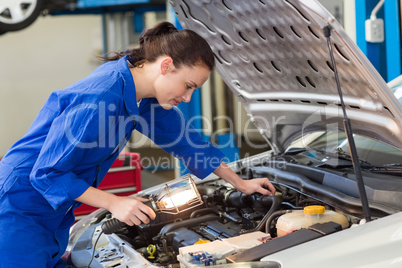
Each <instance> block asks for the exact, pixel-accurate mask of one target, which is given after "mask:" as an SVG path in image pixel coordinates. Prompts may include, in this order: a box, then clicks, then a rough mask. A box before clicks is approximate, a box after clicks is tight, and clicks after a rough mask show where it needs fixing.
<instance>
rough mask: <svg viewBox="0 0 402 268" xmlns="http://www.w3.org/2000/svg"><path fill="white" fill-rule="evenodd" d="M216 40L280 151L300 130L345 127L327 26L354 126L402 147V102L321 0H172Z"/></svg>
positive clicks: (234, 84) (241, 92)
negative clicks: (329, 28) (324, 30)
mask: <svg viewBox="0 0 402 268" xmlns="http://www.w3.org/2000/svg"><path fill="white" fill-rule="evenodd" d="M169 2H170V4H171V5H172V7H173V9H174V11H175V13H176V15H177V17H178V19H179V21H180V23H181V24H182V26H183V27H184V28H189V29H192V30H194V31H196V32H197V33H198V34H200V35H201V36H202V37H204V38H205V39H206V40H207V41H208V43H209V44H210V45H211V47H212V49H213V51H214V54H215V57H216V65H217V71H218V72H219V74H220V75H221V77H222V78H223V80H224V81H225V82H226V84H227V85H228V86H229V87H230V89H231V90H232V91H233V93H235V95H236V96H237V97H238V99H239V100H240V101H241V102H242V103H243V105H244V107H245V109H246V111H247V113H248V115H249V116H250V117H251V119H252V121H253V122H254V124H255V125H256V127H258V128H259V129H260V132H261V134H262V135H263V136H264V138H265V139H266V140H267V141H268V143H269V144H270V145H271V147H272V148H273V149H274V150H275V151H276V153H280V152H283V151H284V150H285V149H286V147H287V146H288V145H289V144H290V142H292V141H293V140H294V139H295V138H298V137H300V136H302V135H304V134H307V133H309V132H313V131H318V130H328V131H330V130H335V129H343V123H342V120H343V113H342V109H341V107H340V98H339V96H338V90H337V86H336V81H335V77H334V72H333V67H332V64H331V59H330V54H329V49H328V46H327V40H326V38H325V36H324V34H323V28H324V27H325V26H327V25H329V26H330V27H331V29H332V32H331V39H332V47H333V51H334V56H335V61H336V68H337V70H338V72H339V78H340V83H341V87H342V92H343V97H344V102H345V106H346V111H347V115H348V117H349V118H350V121H351V124H352V129H353V131H354V133H357V134H360V135H364V136H368V137H371V138H374V139H378V140H381V141H384V142H386V143H388V144H390V145H392V146H395V147H397V148H402V124H401V123H402V111H401V105H400V104H399V102H398V101H397V99H396V98H395V97H394V95H393V94H392V92H391V90H390V89H389V88H388V86H387V85H386V83H385V81H384V80H383V79H382V77H381V76H380V75H379V73H378V72H377V71H376V70H375V68H374V67H373V66H372V65H371V63H370V62H369V60H368V59H367V58H366V57H365V55H364V54H363V53H362V52H361V51H360V49H359V48H358V47H357V46H356V44H355V43H354V42H353V41H352V40H351V39H350V38H349V37H348V35H347V34H346V33H345V31H344V29H343V28H342V27H341V25H340V24H339V23H338V22H337V21H336V20H335V18H334V17H333V16H332V15H331V14H330V13H329V12H328V11H327V10H326V9H325V8H324V7H323V6H322V5H321V4H319V3H318V2H317V1H315V0H278V1H268V0H258V1H257V0H255V1H244V0H170V1H169Z"/></svg>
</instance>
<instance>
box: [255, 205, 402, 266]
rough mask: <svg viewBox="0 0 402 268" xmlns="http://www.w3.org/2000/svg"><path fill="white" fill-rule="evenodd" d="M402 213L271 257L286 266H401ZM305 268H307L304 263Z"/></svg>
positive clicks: (268, 257) (270, 257)
mask: <svg viewBox="0 0 402 268" xmlns="http://www.w3.org/2000/svg"><path fill="white" fill-rule="evenodd" d="M401 248H402V213H401V212H399V213H396V214H394V215H391V216H388V217H384V218H382V219H378V220H375V221H372V222H369V223H366V224H363V225H359V226H356V227H352V228H349V229H347V230H344V231H342V232H338V233H335V234H331V235H328V236H324V237H322V238H320V239H316V240H313V241H310V242H307V243H304V244H302V245H298V246H295V247H292V248H289V249H286V250H283V251H281V252H278V253H274V254H272V255H270V256H267V257H264V258H262V259H261V260H262V261H275V262H278V263H280V264H281V266H282V267H283V268H292V267H301V266H300V264H301V263H308V267H310V268H322V267H327V268H331V267H334V268H335V267H354V268H358V267H365V268H374V267H375V268H377V267H401V266H402V255H401ZM302 267H306V266H303V265H302Z"/></svg>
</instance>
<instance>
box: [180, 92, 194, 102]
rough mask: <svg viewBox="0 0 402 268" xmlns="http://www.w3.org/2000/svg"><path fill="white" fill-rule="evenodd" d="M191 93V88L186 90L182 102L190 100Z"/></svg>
mask: <svg viewBox="0 0 402 268" xmlns="http://www.w3.org/2000/svg"><path fill="white" fill-rule="evenodd" d="M192 94H193V90H189V91H187V92H186V93H185V94H184V95H183V97H182V98H183V101H184V102H190V101H191V95H192Z"/></svg>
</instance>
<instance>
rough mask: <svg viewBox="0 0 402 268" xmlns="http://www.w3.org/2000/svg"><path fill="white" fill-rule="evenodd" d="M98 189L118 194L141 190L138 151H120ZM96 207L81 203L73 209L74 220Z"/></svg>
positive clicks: (124, 194) (123, 194)
mask: <svg viewBox="0 0 402 268" xmlns="http://www.w3.org/2000/svg"><path fill="white" fill-rule="evenodd" d="M98 189H101V190H105V191H107V192H110V193H114V194H116V195H120V196H127V195H131V194H134V193H136V192H139V191H141V162H140V154H138V153H120V155H119V157H118V158H116V160H115V161H114V162H113V164H112V166H111V168H110V169H109V171H108V173H107V174H106V176H105V177H104V178H103V180H102V182H101V183H100V184H99V187H98ZM97 209H98V208H95V207H91V206H88V205H86V204H82V205H81V206H80V207H78V208H76V209H75V210H74V214H75V215H76V217H75V218H76V220H79V219H80V218H82V217H84V216H85V215H87V214H89V213H91V212H93V211H95V210H97Z"/></svg>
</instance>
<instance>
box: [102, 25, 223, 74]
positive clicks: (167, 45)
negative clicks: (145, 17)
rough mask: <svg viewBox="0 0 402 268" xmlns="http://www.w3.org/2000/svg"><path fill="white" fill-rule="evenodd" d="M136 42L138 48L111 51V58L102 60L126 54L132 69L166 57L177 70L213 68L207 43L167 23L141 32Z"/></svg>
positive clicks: (212, 60)
mask: <svg viewBox="0 0 402 268" xmlns="http://www.w3.org/2000/svg"><path fill="white" fill-rule="evenodd" d="M139 43H140V47H139V48H135V49H127V50H126V51H124V52H112V53H114V55H113V56H110V57H105V58H103V59H105V60H106V61H113V60H118V59H120V58H122V57H124V56H126V55H128V56H129V58H128V61H129V62H130V63H131V64H132V66H133V67H141V66H142V65H143V64H144V63H145V62H154V61H155V60H156V59H157V58H158V57H160V56H163V55H166V56H169V57H171V58H172V59H173V64H174V65H175V67H176V68H180V67H181V66H182V65H186V66H195V65H204V66H205V67H207V68H208V69H209V70H212V69H213V68H214V67H215V61H214V55H213V52H212V50H211V47H210V46H209V45H208V43H207V41H205V39H203V38H202V37H201V36H199V35H198V34H197V33H195V32H194V31H192V30H188V29H185V30H177V29H176V27H174V25H173V24H171V23H170V22H161V23H159V24H158V25H156V26H155V27H153V28H151V29H148V30H146V31H145V32H143V33H142V35H141V37H140V38H139Z"/></svg>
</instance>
